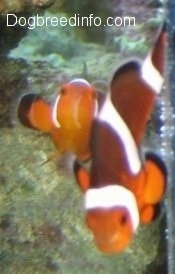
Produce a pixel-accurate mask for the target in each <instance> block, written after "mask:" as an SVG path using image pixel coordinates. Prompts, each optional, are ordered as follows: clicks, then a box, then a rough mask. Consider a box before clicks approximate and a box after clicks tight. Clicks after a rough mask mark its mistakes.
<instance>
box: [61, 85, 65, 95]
mask: <svg viewBox="0 0 175 274" xmlns="http://www.w3.org/2000/svg"><path fill="white" fill-rule="evenodd" d="M60 94H61V95H65V94H66V89H65V88H63V87H62V88H61V90H60Z"/></svg>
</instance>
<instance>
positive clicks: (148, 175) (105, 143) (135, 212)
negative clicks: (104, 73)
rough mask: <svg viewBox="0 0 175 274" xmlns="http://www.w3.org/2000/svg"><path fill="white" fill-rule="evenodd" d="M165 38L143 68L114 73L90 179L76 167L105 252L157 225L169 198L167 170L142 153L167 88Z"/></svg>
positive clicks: (96, 131) (96, 128)
mask: <svg viewBox="0 0 175 274" xmlns="http://www.w3.org/2000/svg"><path fill="white" fill-rule="evenodd" d="M164 34H165V33H164V30H163V31H162V32H161V33H160V35H159V37H158V40H157V42H156V44H155V47H154V49H153V50H152V51H151V53H150V54H149V55H148V57H147V58H146V59H145V61H144V62H143V64H141V63H140V62H138V61H135V60H134V61H130V62H127V63H126V64H124V65H123V66H121V67H120V68H119V69H118V70H117V71H116V72H115V74H114V76H113V79H112V82H111V92H110V93H108V94H107V95H106V99H105V101H104V104H103V106H102V108H101V110H100V111H99V113H98V115H97V117H96V118H95V120H94V122H93V126H92V137H91V138H92V148H91V150H92V164H91V168H90V173H89V172H88V171H87V170H86V169H85V168H83V167H82V166H81V165H80V164H79V163H78V162H77V161H75V165H74V171H75V175H76V179H77V182H78V184H79V186H80V188H81V189H82V191H83V192H84V207H85V211H86V224H87V226H88V228H89V229H90V230H91V231H92V233H93V235H94V240H95V242H96V245H97V247H98V248H99V249H100V250H101V251H102V252H106V253H115V252H116V253H118V252H122V251H123V250H124V249H125V248H127V247H128V245H129V244H130V242H131V240H132V238H133V235H134V233H135V232H136V231H137V228H138V226H139V223H144V224H146V223H150V222H151V221H152V220H153V219H154V217H155V215H156V211H157V206H158V203H159V202H160V200H161V199H162V197H163V195H164V192H165V186H166V169H165V167H164V164H163V163H162V161H161V160H160V159H159V158H158V157H157V156H156V155H154V154H151V153H149V154H147V155H146V156H145V159H142V158H141V156H140V149H139V147H140V144H141V140H142V138H143V135H144V132H145V128H146V124H147V122H148V119H149V118H150V114H151V111H152V108H153V106H154V103H155V99H156V96H157V94H159V92H160V90H161V86H162V83H163V78H162V75H161V73H162V70H163V69H162V65H163V63H162V62H161V61H159V60H157V59H156V58H157V57H159V58H161V59H162V58H164V56H163V52H162V53H161V54H160V53H159V54H158V55H156V54H155V51H156V50H158V49H159V47H160V45H162V41H163V40H164ZM162 49H164V47H162ZM155 80H156V81H155Z"/></svg>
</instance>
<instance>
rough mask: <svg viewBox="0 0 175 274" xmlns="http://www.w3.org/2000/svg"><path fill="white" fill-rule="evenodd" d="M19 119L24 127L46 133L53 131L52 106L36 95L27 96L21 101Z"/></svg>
mask: <svg viewBox="0 0 175 274" xmlns="http://www.w3.org/2000/svg"><path fill="white" fill-rule="evenodd" d="M18 118H19V120H20V122H21V123H22V124H23V125H24V126H27V127H30V128H34V129H37V130H41V131H44V132H49V131H50V129H51V110H50V106H49V105H48V104H47V103H46V102H45V101H44V100H43V99H42V98H41V97H40V96H38V95H36V94H33V93H31V94H27V95H25V96H24V97H23V98H22V99H21V102H20V104H19V107H18Z"/></svg>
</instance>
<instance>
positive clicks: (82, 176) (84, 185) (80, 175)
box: [74, 161, 90, 192]
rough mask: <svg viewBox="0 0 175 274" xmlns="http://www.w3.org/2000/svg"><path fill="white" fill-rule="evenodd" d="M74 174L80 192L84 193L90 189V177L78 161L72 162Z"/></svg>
mask: <svg viewBox="0 0 175 274" xmlns="http://www.w3.org/2000/svg"><path fill="white" fill-rule="evenodd" d="M74 173H75V177H76V179H77V183H78V185H79V187H80V188H81V190H82V191H83V192H85V191H86V190H87V189H88V188H89V187H90V175H89V173H88V171H87V170H86V169H85V168H84V167H82V166H81V165H80V164H79V162H78V161H75V162H74Z"/></svg>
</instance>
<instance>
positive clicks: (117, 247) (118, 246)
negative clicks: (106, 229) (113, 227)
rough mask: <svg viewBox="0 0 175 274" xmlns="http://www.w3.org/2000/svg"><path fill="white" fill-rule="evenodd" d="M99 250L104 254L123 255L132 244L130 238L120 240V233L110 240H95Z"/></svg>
mask: <svg viewBox="0 0 175 274" xmlns="http://www.w3.org/2000/svg"><path fill="white" fill-rule="evenodd" d="M95 242H96V245H97V247H98V249H99V250H100V251H101V252H103V253H121V252H123V251H124V250H125V249H126V248H127V247H128V246H129V243H130V239H128V238H120V235H119V233H115V234H114V235H112V236H111V237H110V238H109V239H107V240H104V238H103V239H95Z"/></svg>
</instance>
